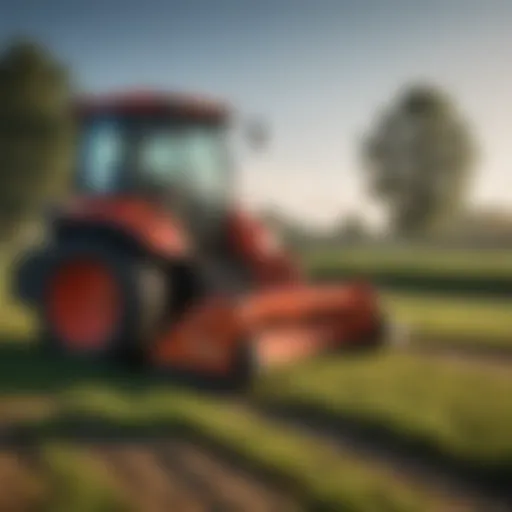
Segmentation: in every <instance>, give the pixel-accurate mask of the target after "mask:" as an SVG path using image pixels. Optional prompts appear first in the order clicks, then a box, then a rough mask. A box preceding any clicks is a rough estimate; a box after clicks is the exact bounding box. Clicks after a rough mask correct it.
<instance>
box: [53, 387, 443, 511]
mask: <svg viewBox="0 0 512 512" xmlns="http://www.w3.org/2000/svg"><path fill="white" fill-rule="evenodd" d="M63 403H65V404H66V405H65V406H64V409H63V410H62V411H61V415H62V416H61V418H60V420H57V421H60V422H64V424H67V425H68V426H69V423H67V420H66V417H68V418H70V417H71V418H73V420H72V424H75V425H76V424H79V423H82V422H83V421H86V420H87V418H94V419H95V424H98V423H101V424H104V425H110V426H111V428H112V426H113V427H114V428H118V429H120V431H121V432H122V431H123V429H128V430H129V431H130V432H133V431H134V430H135V431H136V430H137V429H139V428H141V427H142V428H143V427H144V426H145V427H146V428H147V429H150V428H154V427H155V425H157V424H160V425H162V424H164V425H165V426H166V428H168V429H169V433H172V432H174V433H175V435H184V436H186V437H189V438H192V439H193V440H196V441H198V442H200V443H204V444H205V445H206V446H207V447H209V448H210V449H211V448H214V449H216V450H219V451H221V452H222V453H225V454H227V455H228V456H230V457H232V458H233V459H234V460H236V461H237V462H239V463H240V464H242V465H244V466H246V467H247V468H249V469H251V470H253V471H254V472H255V473H256V474H260V475H261V476H263V477H266V478H268V479H269V480H272V481H274V482H275V483H276V484H277V485H280V486H282V487H283V489H285V490H287V491H288V492H290V493H291V494H292V495H293V496H295V497H296V498H297V499H298V501H299V502H300V503H301V504H302V506H304V507H306V508H307V509H308V510H309V509H314V510H340V511H342V510H343V511H354V512H355V511H361V512H362V511H382V512H386V511H397V512H398V511H404V512H406V511H410V512H413V511H415V510H418V511H420V510H426V511H427V510H432V509H433V508H432V507H433V506H434V504H433V502H434V501H436V500H434V499H433V498H432V497H431V496H429V495H428V493H427V491H425V490H424V489H421V488H418V487H416V486H411V485H409V484H406V483H404V482H402V481H400V480H399V479H398V478H397V477H394V476H391V475H389V474H387V473H385V472H382V471H381V470H378V469H375V468H372V467H371V465H369V464H368V463H363V462H361V461H359V460H357V459H354V457H342V458H340V457H338V456H336V455H335V454H333V452H332V450H331V449H329V448H327V447H325V446H323V445H319V444H318V442H316V441H314V440H312V439H309V438H307V437H305V436H303V435H299V434H296V433H295V432H293V431H289V430H288V429H285V428H282V427H279V426H276V425H275V424H273V423H272V422H271V421H269V420H266V419H264V418H262V417H260V416H258V415H257V414H252V413H250V412H248V411H247V410H245V409H244V410H240V409H239V408H238V407H237V406H233V405H232V404H230V403H226V402H223V401H221V400H213V399H212V398H205V397H203V396H200V395H198V394H193V393H189V392H184V391H176V390H173V391H170V390H168V389H164V388H162V389H160V390H158V389H152V390H147V391H146V392H143V393H141V394H138V395H136V396H134V395H130V396H128V395H126V394H120V393H112V392H110V393H109V392H106V391H105V390H101V389H97V388H96V389H94V388H92V389H82V390H75V391H73V392H71V393H70V394H68V395H67V396H63ZM435 507H436V508H435V510H443V506H442V504H441V503H439V502H437V503H435ZM437 507H440V508H437Z"/></svg>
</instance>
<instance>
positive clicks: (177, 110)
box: [77, 90, 229, 121]
mask: <svg viewBox="0 0 512 512" xmlns="http://www.w3.org/2000/svg"><path fill="white" fill-rule="evenodd" d="M77 108H78V112H79V114H81V115H87V114H98V113H105V114H120V115H126V114H128V115H129V114H150V115H161V116H170V117H181V118H186V119H188V118H191V119H200V120H209V121H223V120H225V119H226V118H227V117H228V115H229V109H228V107H227V105H225V104H223V103H222V102H219V101H215V100H213V99H208V98H205V97H203V96H198V95H191V94H181V93H169V92H161V91H152V90H131V91H124V92H117V93H108V94H89V95H85V96H81V97H79V98H78V100H77Z"/></svg>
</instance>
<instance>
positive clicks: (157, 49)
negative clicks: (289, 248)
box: [0, 0, 512, 222]
mask: <svg viewBox="0 0 512 512" xmlns="http://www.w3.org/2000/svg"><path fill="white" fill-rule="evenodd" d="M6 3H7V5H4V6H2V9H1V16H0V35H2V37H5V40H7V39H9V37H10V36H13V35H20V34H25V35H29V36H32V37H36V38H39V39H41V40H42V41H43V42H45V43H46V44H47V45H48V46H49V47H50V48H52V49H53V50H55V51H56V52H57V53H58V54H59V55H60V56H61V57H62V58H63V59H64V60H65V61H67V62H69V63H70V64H72V65H73V67H74V68H75V71H76V73H77V76H78V79H79V82H80V84H81V85H83V87H84V88H86V89H95V90H108V89H113V88H116V87H125V86H128V85H150V86H151V85H153V86H157V87H159V88H162V87H164V88H171V89H172V88H177V89H193V90H196V91H199V92H201V91H204V92H210V93H212V94H214V95H216V96H220V97H225V98H227V99H228V100H229V101H231V102H232V103H234V104H235V105H236V106H237V107H239V108H240V110H241V111H242V112H243V113H246V114H248V115H251V114H254V115H260V116H262V117H264V118H265V119H267V120H268V122H269V124H270V126H271V131H272V134H273V140H272V144H271V146H270V147H269V148H268V150H267V151H266V153H265V154H263V155H250V154H249V153H247V152H244V153H243V154H241V157H240V164H241V167H242V169H243V173H242V175H241V180H240V184H239V186H240V189H241V191H242V193H243V195H244V197H245V199H246V200H247V201H248V202H250V203H252V204H264V203H269V202H270V203H275V204H278V205H280V206H282V207H283V208H285V209H286V210H288V211H290V212H291V213H292V214H294V215H299V216H301V217H305V218H308V219H311V220H312V221H315V222H325V221H330V220H331V219H333V218H335V217H336V216H337V215H339V214H343V213H347V212H350V211H361V212H363V213H364V214H365V215H368V216H370V217H372V218H374V217H376V216H378V210H376V209H375V208H374V207H373V205H372V204H371V201H370V199H369V198H368V197H367V196H366V194H365V191H364V184H363V181H362V176H361V171H360V168H359V162H358V154H357V142H358V140H359V138H360V136H361V135H362V134H363V133H364V131H365V130H366V129H367V128H368V127H369V126H370V125H371V122H372V119H373V117H374V116H375V114H376V113H377V112H378V111H379V109H381V108H382V107H383V106H384V105H385V104H386V102H387V101H389V100H390V99H391V98H392V97H393V95H394V94H395V93H396V91H397V90H398V89H399V88H400V87H401V86H402V85H404V84H405V83H407V82H409V81H416V80H419V79H426V80H429V81H432V82H434V83H437V84H439V85H441V86H443V87H446V88H447V89H448V90H449V91H450V92H452V94H453V95H454V96H455V97H456V99H457V100H458V101H459V103H460V106H461V108H462V109H463V111H464V113H465V114H466V115H467V117H468V118H469V120H470V121H471V122H472V123H473V124H474V127H475V130H476V133H477V136H478V137H479V141H480V145H481V150H482V158H481V161H480V166H479V168H478V169H477V171H478V175H477V177H476V179H475V182H474V184H473V189H472V200H473V201H474V202H476V203H479V204H486V205H505V206H508V205H509V204H510V203H512V174H511V172H510V169H512V147H511V143H510V141H509V138H510V134H511V133H512V101H511V99H512V36H511V35H510V27H511V26H512V2H511V1H509V0H486V1H485V2H484V1H481V0H429V1H424V2H420V1H417V0H347V1H345V0H270V1H269V0H217V1H216V0H184V1H180V2H178V1H174V2H173V1H172V0H166V1H165V0H145V1H135V0H103V1H100V0H95V1H92V2H83V0H81V1H76V0H44V1H41V0H18V1H15V2H12V1H7V2H6Z"/></svg>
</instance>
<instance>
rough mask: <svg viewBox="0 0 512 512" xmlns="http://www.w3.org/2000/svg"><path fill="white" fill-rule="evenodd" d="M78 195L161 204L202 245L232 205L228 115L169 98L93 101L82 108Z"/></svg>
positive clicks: (201, 103) (119, 97) (131, 96)
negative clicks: (118, 197)
mask: <svg viewBox="0 0 512 512" xmlns="http://www.w3.org/2000/svg"><path fill="white" fill-rule="evenodd" d="M78 109H79V116H78V117H79V121H80V125H79V127H80V134H79V140H80V148H79V154H78V168H77V172H76V176H75V183H74V187H75V192H76V193H78V194H79V195H80V196H86V197H91V196H92V197H96V196H99V197H101V196H109V197H114V196H121V197H131V198H133V197H135V198H139V199H143V200H147V201H148V202H150V203H152V204H159V205H162V206H164V207H165V208H168V209H169V210H170V211H172V214H173V215H174V216H176V217H178V218H179V219H180V221H182V222H183V223H185V224H186V225H187V228H188V231H189V232H190V233H191V234H192V236H194V237H195V238H196V239H197V240H199V241H202V242H206V241H210V242H211V240H213V239H216V238H218V232H219V229H220V228H221V227H222V224H223V220H224V219H225V215H226V211H227V209H228V206H229V203H230V191H231V161H230V155H229V151H228V144H227V136H228V130H227V127H228V118H229V115H228V112H227V110H226V109H225V108H224V107H222V106H221V105H219V104H216V103H208V102H205V101H204V100H199V99H196V98H190V97H185V96H177V95H169V94H155V93H151V94H141V93H138V94H134V93H131V94H127V95H116V96H114V97H105V96H102V97H101V98H94V97H92V98H91V97H88V98H86V99H83V100H81V101H80V102H79V104H78Z"/></svg>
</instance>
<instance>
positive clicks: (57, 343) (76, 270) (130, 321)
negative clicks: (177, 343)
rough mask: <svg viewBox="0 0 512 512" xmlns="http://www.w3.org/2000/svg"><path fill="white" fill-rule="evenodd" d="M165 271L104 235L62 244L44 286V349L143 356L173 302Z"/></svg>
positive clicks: (85, 354)
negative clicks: (107, 239)
mask: <svg viewBox="0 0 512 512" xmlns="http://www.w3.org/2000/svg"><path fill="white" fill-rule="evenodd" d="M163 274H164V270H163V269H161V268H159V267H158V266H157V265H156V263H155V262H153V261H151V260H149V258H144V257H143V256H141V255H137V254H135V253H134V252H129V251H126V250H123V248H118V247H116V246H115V245H113V244H109V243H106V241H105V240H102V239H99V240H98V239H94V238H92V239H89V238H87V239H79V240H73V241H69V242H67V243H64V244H63V245H62V246H61V247H60V248H59V249H57V251H56V253H55V255H54V257H53V258H52V262H51V265H50V266H49V268H48V271H47V273H46V277H45V280H44V285H43V297H42V304H41V307H40V315H41V320H42V329H43V332H44V336H43V338H44V340H43V344H44V349H45V350H46V351H50V352H53V353H57V354H61V355H66V356H78V357H85V358H94V359H106V358H112V357H114V358H123V359H125V358H129V359H130V360H133V359H139V360H142V359H143V356H144V348H145V346H147V344H148V343H150V342H151V341H152V339H153V338H154V336H155V335H156V334H157V331H158V328H159V327H161V326H162V321H163V319H164V315H165V309H166V305H167V304H169V302H168V298H169V280H168V279H166V278H165V277H166V276H165V275H163Z"/></svg>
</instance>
